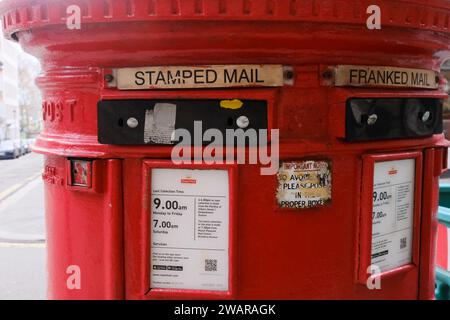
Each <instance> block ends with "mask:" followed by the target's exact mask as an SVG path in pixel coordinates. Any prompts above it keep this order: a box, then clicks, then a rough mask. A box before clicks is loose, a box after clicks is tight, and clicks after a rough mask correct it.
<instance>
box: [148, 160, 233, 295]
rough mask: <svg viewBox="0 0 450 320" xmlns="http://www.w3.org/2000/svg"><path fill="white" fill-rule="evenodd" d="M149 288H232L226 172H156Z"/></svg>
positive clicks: (165, 170) (178, 170)
mask: <svg viewBox="0 0 450 320" xmlns="http://www.w3.org/2000/svg"><path fill="white" fill-rule="evenodd" d="M151 180H152V181H151V184H152V191H151V192H152V197H151V201H152V215H151V230H152V235H151V257H150V260H151V283H150V286H151V288H173V289H195V290H215V291H227V290H228V241H229V237H228V233H229V182H228V171H227V170H190V169H152V174H151Z"/></svg>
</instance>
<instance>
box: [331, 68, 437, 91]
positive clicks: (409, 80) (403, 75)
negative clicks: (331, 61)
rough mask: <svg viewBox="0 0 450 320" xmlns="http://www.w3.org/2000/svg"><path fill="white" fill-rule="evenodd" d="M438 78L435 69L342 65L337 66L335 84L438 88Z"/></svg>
mask: <svg viewBox="0 0 450 320" xmlns="http://www.w3.org/2000/svg"><path fill="white" fill-rule="evenodd" d="M438 79H439V77H438V73H437V72H435V71H433V70H425V69H410V68H396V67H379V66H354V65H340V66H337V67H336V74H335V86H338V87H339V86H353V87H404V88H423V89H437V88H438V86H439V81H438Z"/></svg>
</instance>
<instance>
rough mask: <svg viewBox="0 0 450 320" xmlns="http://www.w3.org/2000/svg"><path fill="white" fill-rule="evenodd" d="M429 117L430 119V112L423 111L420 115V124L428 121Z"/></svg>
mask: <svg viewBox="0 0 450 320" xmlns="http://www.w3.org/2000/svg"><path fill="white" fill-rule="evenodd" d="M430 117H431V112H430V111H425V112H424V113H423V114H422V119H421V120H422V122H427V121H428V120H430Z"/></svg>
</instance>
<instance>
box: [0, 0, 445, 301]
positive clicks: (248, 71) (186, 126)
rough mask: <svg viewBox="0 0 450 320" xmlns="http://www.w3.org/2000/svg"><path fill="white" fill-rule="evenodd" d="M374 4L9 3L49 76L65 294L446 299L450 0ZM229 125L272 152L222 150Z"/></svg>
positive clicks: (51, 246)
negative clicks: (440, 245)
mask: <svg viewBox="0 0 450 320" xmlns="http://www.w3.org/2000/svg"><path fill="white" fill-rule="evenodd" d="M372 2H373V1H331V0H330V1H326V0H317V1H313V0H310V1H309V0H304V1H303V0H302V1H288V0H239V1H231V0H214V1H209V0H208V1H202V0H198V1H197V0H175V1H166V0H114V1H109V0H105V1H100V0H90V1H87V0H70V1H65V0H61V1H56V0H55V1H43V0H34V1H28V0H14V1H8V0H7V1H3V2H2V4H1V9H0V11H1V15H2V23H3V29H4V33H5V36H6V37H7V38H9V39H13V40H16V41H18V42H19V43H20V44H21V46H22V47H23V48H24V49H25V50H26V51H27V52H29V53H31V54H33V55H35V56H36V57H38V58H39V59H40V61H41V62H42V67H43V73H42V75H41V76H40V77H39V79H38V80H37V81H38V84H39V86H40V88H41V90H42V93H43V107H42V116H43V121H44V130H43V132H42V134H41V135H40V137H39V139H38V140H37V142H36V146H35V151H36V152H39V153H42V154H44V155H45V168H44V170H43V179H44V181H45V203H46V216H47V232H48V242H47V247H48V272H49V278H48V289H49V297H50V298H55V299H174V298H180V299H197V298H206V299H209V298H211V299H215V298H223V299H283V298H284V299H303V298H307V299H314V298H320V299H335V298H346V299H396V298H401V299H432V298H433V297H434V295H433V292H434V259H435V242H436V236H435V233H436V227H437V224H436V212H437V203H438V177H439V175H440V173H441V172H442V171H443V170H445V168H446V157H447V146H448V144H447V141H446V140H445V139H444V136H443V134H442V115H441V112H442V110H441V109H442V99H443V98H445V94H444V93H443V90H442V88H440V82H441V81H440V79H439V74H438V71H439V68H440V64H441V63H442V61H443V60H445V59H446V58H448V57H449V56H450V41H449V40H450V33H449V28H450V20H449V19H450V3H449V2H448V1H444V0H428V1H420V0H409V1H392V0H389V1H387V0H380V1H375V2H376V3H372ZM373 5H375V6H373ZM378 17H380V19H381V20H380V21H378ZM378 22H379V23H378ZM179 129H181V131H180V130H179ZM227 129H228V131H230V130H231V131H233V130H234V131H235V132H237V131H238V129H241V131H240V132H241V133H244V134H248V136H247V138H248V139H249V140H248V141H247V145H246V146H245V147H243V148H242V147H241V148H236V149H233V148H231V149H230V150H231V151H232V152H236V154H237V151H239V150H240V151H242V150H244V151H245V150H246V151H247V152H248V154H247V155H245V154H244V158H245V159H244V160H248V159H249V158H250V156H251V155H255V153H254V152H252V151H254V150H256V149H258V148H257V146H258V145H261V146H264V144H260V143H259V142H258V145H256V146H255V145H252V144H251V143H250V142H249V141H253V140H252V139H251V137H252V136H251V132H253V133H254V132H256V133H257V134H258V135H259V140H258V141H263V140H264V139H266V138H267V136H268V139H269V142H268V144H267V145H268V148H269V151H270V152H272V153H270V152H269V155H271V156H272V157H269V158H268V159H269V160H271V161H265V162H264V161H257V162H258V163H257V164H252V163H249V161H239V157H238V156H236V154H231V158H230V159H231V161H224V162H223V163H221V162H220V161H211V159H212V158H214V159H216V160H217V159H218V158H220V157H221V156H223V157H225V156H226V152H224V153H221V152H222V151H220V150H219V149H220V148H219V149H216V150H215V153H214V152H212V151H211V150H210V149H211V148H210V149H208V147H210V145H209V144H208V140H209V142H211V141H212V140H213V139H212V137H215V138H214V139H216V138H217V139H219V138H218V137H220V134H226V132H228V131H227ZM208 130H210V131H208ZM251 130H253V131H251ZM276 130H278V131H276ZM175 132H178V133H180V134H181V136H182V137H183V139H182V140H183V141H184V142H185V144H184V145H183V148H181V149H182V150H183V153H182V155H183V156H184V162H183V161H174V158H173V153H174V150H175V149H176V148H179V147H180V145H179V144H175V143H174V141H176V139H177V137H176V135H177V134H175ZM199 132H200V136H198V133H199ZM174 134H175V135H174ZM202 134H203V136H202ZM190 135H192V136H193V138H192V140H190V141H189V140H185V139H184V138H186V139H187V137H189V136H190ZM205 136H206V139H205ZM208 137H209V138H208ZM224 137H226V135H224ZM249 137H250V138H249ZM174 139H175V140H174ZM180 140H181V138H180ZM214 141H216V140H214ZM194 142H199V143H200V145H203V148H202V147H198V144H197V147H195V146H194V147H193V148H191V146H192V145H193V144H194ZM222 142H223V141H222ZM224 144H226V143H222V145H224ZM194 145H195V144H194ZM261 148H262V147H260V148H259V149H261ZM277 150H278V151H279V157H277V156H276V153H277ZM207 152H208V153H207ZM206 153H207V155H209V157H205V154H206ZM241 156H242V154H241ZM245 156H246V157H245ZM259 156H261V155H259ZM192 159H195V160H193V161H191V160H192ZM230 159H229V160H230ZM258 159H259V160H261V159H262V158H261V157H258ZM178 160H180V159H178ZM241 160H242V159H241ZM265 160H267V159H265ZM243 162H244V163H243ZM271 165H274V166H276V168H275V170H274V171H273V172H271V173H272V174H262V171H261V169H263V168H267V167H268V166H269V167H270V166H271ZM265 173H267V172H265ZM370 273H374V274H375V275H376V279H370V278H369V276H370ZM368 278H369V279H368ZM372 280H373V281H372ZM377 281H379V282H377Z"/></svg>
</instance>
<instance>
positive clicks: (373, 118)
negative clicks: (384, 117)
mask: <svg viewBox="0 0 450 320" xmlns="http://www.w3.org/2000/svg"><path fill="white" fill-rule="evenodd" d="M377 120H378V116H377V115H376V114H375V113H372V114H371V115H370V116H369V117H368V118H367V124H368V125H369V126H371V125H374V124H375V122H377Z"/></svg>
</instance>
